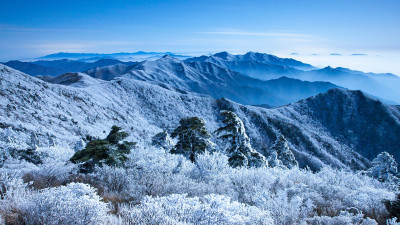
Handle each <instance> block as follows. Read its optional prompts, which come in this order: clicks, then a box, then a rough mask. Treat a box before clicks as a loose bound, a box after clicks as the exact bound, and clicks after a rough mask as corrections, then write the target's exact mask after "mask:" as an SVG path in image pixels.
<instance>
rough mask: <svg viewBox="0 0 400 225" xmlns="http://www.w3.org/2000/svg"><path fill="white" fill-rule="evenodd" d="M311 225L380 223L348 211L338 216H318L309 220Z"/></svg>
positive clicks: (364, 224)
mask: <svg viewBox="0 0 400 225" xmlns="http://www.w3.org/2000/svg"><path fill="white" fill-rule="evenodd" d="M307 222H308V224H310V225H320V224H324V225H352V224H359V225H378V223H377V222H376V221H375V220H373V219H371V218H368V217H367V218H364V215H363V214H362V213H358V214H353V213H349V212H347V211H342V212H340V214H339V215H338V216H334V217H329V216H316V217H313V218H311V219H308V220H307Z"/></svg>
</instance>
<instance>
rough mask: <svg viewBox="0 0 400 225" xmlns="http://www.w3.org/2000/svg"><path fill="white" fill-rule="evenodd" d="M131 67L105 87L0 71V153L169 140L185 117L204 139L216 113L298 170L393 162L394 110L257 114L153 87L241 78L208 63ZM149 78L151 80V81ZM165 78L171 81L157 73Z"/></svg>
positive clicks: (398, 113)
mask: <svg viewBox="0 0 400 225" xmlns="http://www.w3.org/2000/svg"><path fill="white" fill-rule="evenodd" d="M132 67H134V68H136V69H134V70H129V71H132V73H130V75H123V76H121V77H116V78H115V79H112V80H110V81H106V80H101V79H96V78H93V77H91V76H89V75H87V74H85V73H70V74H66V75H63V76H59V77H55V78H54V77H48V78H50V80H48V81H49V82H51V83H49V82H45V81H42V80H40V79H38V78H35V77H32V76H29V75H26V74H24V73H22V72H19V71H16V70H14V69H11V68H10V67H7V66H3V65H0V81H1V82H0V86H1V94H0V124H1V126H0V144H1V146H3V147H4V146H8V145H12V146H29V144H30V143H31V139H32V136H34V137H35V139H37V140H38V141H37V143H38V145H40V146H47V145H50V144H51V143H52V144H54V143H56V144H58V145H69V146H71V147H72V146H74V144H75V143H76V142H78V141H79V140H81V139H82V138H83V137H85V136H86V135H91V136H98V137H101V138H102V137H104V136H105V135H106V131H107V130H109V129H110V127H111V126H112V125H114V124H116V125H120V126H122V127H123V128H124V129H125V130H127V131H129V133H130V134H131V136H130V137H129V138H130V139H131V140H134V141H138V142H139V143H148V141H149V140H151V137H152V136H153V135H154V134H156V133H157V132H159V131H161V130H164V129H165V130H168V131H171V130H172V129H174V128H175V127H176V126H177V125H178V123H179V120H180V119H181V118H183V117H188V116H199V117H202V118H204V119H205V120H206V122H207V128H208V129H209V130H210V131H214V130H215V129H217V128H218V127H219V126H220V122H221V121H220V118H219V111H220V110H224V109H225V110H231V111H233V112H235V113H236V114H237V115H238V116H239V117H240V118H241V119H242V120H243V122H244V124H245V126H246V130H247V132H248V135H249V136H250V138H251V141H252V145H253V147H254V148H255V149H257V150H258V151H260V152H261V153H263V151H264V150H265V149H267V148H269V147H270V146H271V145H272V143H273V142H274V141H275V140H276V138H277V137H278V136H279V135H280V134H283V135H284V136H285V137H286V138H287V139H288V141H289V146H290V148H291V149H292V150H293V152H294V154H295V156H296V159H297V160H298V161H299V163H300V166H301V167H304V166H306V165H307V166H309V167H310V168H312V169H315V170H316V169H319V168H321V167H322V166H324V165H331V166H333V167H338V168H344V169H365V168H367V167H368V166H369V165H370V160H371V159H372V158H374V157H375V156H376V154H377V153H378V152H381V151H387V152H389V153H391V154H394V156H395V158H396V160H397V161H400V155H399V154H400V153H399V151H398V146H400V139H399V138H398V134H399V133H400V107H399V106H390V105H386V104H384V103H382V102H381V101H379V100H377V99H375V98H373V97H371V96H369V95H366V94H364V93H363V92H361V91H351V90H346V89H339V88H334V89H331V90H329V91H326V92H324V93H321V94H318V95H316V96H313V97H310V98H307V99H304V100H301V101H299V102H296V103H292V104H290V105H286V106H281V107H277V108H272V109H266V108H264V107H256V106H246V105H242V104H238V103H236V102H234V101H231V100H228V99H225V98H221V99H215V98H211V97H209V96H205V95H199V94H196V93H194V92H189V91H181V90H177V89H176V88H169V87H167V88H166V87H162V85H160V82H161V81H160V79H161V78H160V77H164V76H165V85H166V86H173V85H174V84H173V83H172V80H173V79H176V82H177V84H179V86H181V85H187V86H189V85H190V84H191V82H184V81H186V80H187V79H189V80H195V79H200V78H199V77H196V76H197V75H200V74H198V73H197V72H199V71H200V72H202V74H201V75H204V76H206V77H204V79H205V80H211V77H210V76H211V75H210V74H211V73H209V74H208V75H206V74H203V73H206V71H208V72H210V71H214V72H215V74H216V75H215V77H214V80H215V81H216V82H217V81H220V79H227V78H225V76H227V77H228V78H229V76H231V77H232V78H236V76H242V75H240V74H238V73H237V72H232V71H230V70H228V69H226V68H222V67H219V66H217V65H215V64H211V63H203V62H190V63H189V62H182V61H178V60H177V59H173V58H170V57H165V58H163V59H160V60H159V61H158V62H157V61H155V62H151V63H150V62H142V63H139V64H135V65H132ZM132 69H133V68H132ZM153 71H159V72H160V73H159V74H160V75H159V76H160V77H156V74H154V73H152V72H153ZM170 71H175V72H177V74H175V75H173V74H167V73H166V72H170ZM132 78H134V79H132ZM42 79H43V77H42ZM240 79H243V80H242V82H250V80H251V79H250V78H247V79H249V81H246V80H244V78H240ZM282 79H289V78H282ZM289 81H290V82H291V81H293V79H289ZM204 82H206V81H204ZM207 82H208V81H207ZM213 82H214V81H213ZM229 82H233V81H229ZM258 82H259V81H257V83H258ZM271 82H276V81H271ZM285 82H287V81H285ZM294 82H296V80H295V81H294ZM217 83H218V82H217ZM201 84H203V83H201ZM260 85H261V84H260ZM273 86H276V85H275V84H274V85H273ZM198 87H201V85H199V86H198ZM6 137H8V138H6Z"/></svg>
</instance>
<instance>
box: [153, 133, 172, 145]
mask: <svg viewBox="0 0 400 225" xmlns="http://www.w3.org/2000/svg"><path fill="white" fill-rule="evenodd" d="M151 144H152V145H153V146H156V147H159V148H162V149H164V150H170V149H171V148H172V147H173V142H172V139H171V137H170V136H169V134H168V132H167V131H165V130H164V131H162V132H160V133H157V134H156V135H154V136H153V138H152V139H151Z"/></svg>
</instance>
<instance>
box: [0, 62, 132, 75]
mask: <svg viewBox="0 0 400 225" xmlns="http://www.w3.org/2000/svg"><path fill="white" fill-rule="evenodd" d="M115 64H123V65H131V64H133V62H122V61H119V60H116V59H100V60H97V61H95V62H83V61H78V60H70V59H60V60H51V61H45V60H39V61H33V62H21V61H15V60H14V61H9V62H6V63H4V65H7V66H9V67H11V68H13V69H16V70H19V71H22V72H24V73H27V74H29V75H32V76H37V75H49V76H58V75H61V74H64V73H71V72H82V71H85V70H89V69H92V68H96V67H104V66H109V65H115Z"/></svg>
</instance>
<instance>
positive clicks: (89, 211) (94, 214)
mask: <svg viewBox="0 0 400 225" xmlns="http://www.w3.org/2000/svg"><path fill="white" fill-rule="evenodd" d="M100 200H101V199H100V197H99V196H98V195H97V194H96V192H95V190H94V188H92V187H90V186H89V185H87V184H81V183H70V184H68V185H67V186H60V187H56V188H48V189H43V190H41V191H38V192H35V193H33V194H32V195H30V196H27V197H26V198H25V199H21V202H19V205H18V209H19V211H20V212H21V216H22V218H23V220H24V222H25V223H26V224H96V223H98V222H100V221H102V219H103V217H105V216H106V213H107V205H106V203H104V202H102V201H100Z"/></svg>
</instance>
